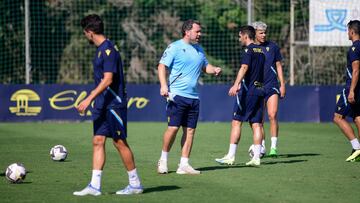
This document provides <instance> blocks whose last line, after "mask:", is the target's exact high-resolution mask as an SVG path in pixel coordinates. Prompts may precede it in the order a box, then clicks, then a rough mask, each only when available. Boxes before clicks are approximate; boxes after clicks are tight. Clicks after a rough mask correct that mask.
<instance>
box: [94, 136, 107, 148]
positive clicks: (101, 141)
mask: <svg viewBox="0 0 360 203" xmlns="http://www.w3.org/2000/svg"><path fill="white" fill-rule="evenodd" d="M104 145H105V137H103V136H94V138H93V146H94V147H99V146H104Z"/></svg>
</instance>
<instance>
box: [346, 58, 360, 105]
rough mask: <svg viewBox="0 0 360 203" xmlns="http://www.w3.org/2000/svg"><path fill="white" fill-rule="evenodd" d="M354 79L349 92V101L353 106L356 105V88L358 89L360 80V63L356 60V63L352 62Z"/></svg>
mask: <svg viewBox="0 0 360 203" xmlns="http://www.w3.org/2000/svg"><path fill="white" fill-rule="evenodd" d="M351 65H352V70H353V71H352V79H351V85H350V90H349V96H348V101H349V103H351V104H354V103H355V93H354V92H355V88H356V84H357V83H358V80H359V65H360V61H358V60H356V61H354V62H352V64H351Z"/></svg>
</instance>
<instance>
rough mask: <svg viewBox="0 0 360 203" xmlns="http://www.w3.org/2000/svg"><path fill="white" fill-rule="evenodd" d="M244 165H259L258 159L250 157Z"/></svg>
mask: <svg viewBox="0 0 360 203" xmlns="http://www.w3.org/2000/svg"><path fill="white" fill-rule="evenodd" d="M245 165H247V166H260V159H251V160H250V161H249V162H247V163H246V164H245Z"/></svg>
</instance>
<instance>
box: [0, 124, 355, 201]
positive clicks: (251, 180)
mask: <svg viewBox="0 0 360 203" xmlns="http://www.w3.org/2000/svg"><path fill="white" fill-rule="evenodd" d="M91 126H92V124H91V123H2V124H0V169H1V170H0V173H1V174H2V176H1V177H0V178H1V181H0V199H1V200H0V201H1V202H52V203H54V202H115V201H121V202H183V203H184V202H359V196H358V193H357V190H358V187H359V180H360V173H359V167H360V163H359V162H356V163H347V162H345V158H346V157H347V156H348V155H349V153H350V150H351V148H350V145H349V143H348V142H347V141H346V139H345V138H344V136H343V135H342V134H341V132H340V130H339V129H337V127H336V126H335V125H333V124H331V123H328V124H314V123H281V124H280V138H279V142H278V146H279V148H278V150H279V153H280V154H281V156H280V157H279V158H276V159H273V158H264V159H262V165H261V167H259V168H250V167H245V165H244V163H245V162H246V161H248V159H249V157H248V153H247V149H248V147H249V146H250V142H251V140H252V139H251V131H250V129H249V127H248V125H247V124H246V125H244V129H243V133H242V140H241V142H240V147H239V148H238V151H237V159H236V163H237V164H236V165H235V166H232V167H228V166H220V165H218V164H216V163H215V161H214V159H215V158H219V157H222V156H223V155H224V154H225V153H227V150H228V146H229V143H228V142H229V132H230V123H199V125H198V129H197V132H196V136H195V142H194V147H193V151H192V155H191V159H190V160H191V163H192V165H193V166H194V168H197V169H200V170H201V171H202V174H201V175H199V176H184V175H182V176H181V175H177V174H176V173H175V170H176V168H177V164H178V162H179V159H180V157H179V156H180V146H179V145H180V136H178V137H177V139H176V141H175V144H174V148H173V149H172V151H171V153H170V157H169V170H170V172H171V173H169V174H168V175H158V174H157V173H156V164H157V160H158V158H159V156H160V151H161V144H162V134H163V131H164V129H165V128H166V124H165V123H134V122H131V123H129V124H128V131H129V138H128V141H129V143H130V146H131V147H132V150H133V151H134V154H135V159H136V164H137V168H138V172H139V174H140V176H141V179H142V183H143V185H144V186H145V193H144V194H141V195H136V196H125V197H124V196H117V195H114V194H113V193H114V192H115V191H116V190H118V189H120V188H123V187H124V186H126V185H127V182H128V178H127V174H126V171H125V169H124V167H123V165H122V163H121V161H120V158H119V157H118V155H117V153H116V151H115V149H114V148H113V146H112V144H111V141H110V140H108V143H107V149H106V151H107V163H106V165H105V169H104V173H103V180H102V190H103V193H105V195H102V196H99V197H75V196H73V195H72V192H73V191H75V190H79V189H82V188H83V187H84V186H86V184H88V182H89V180H90V175H91V156H92V148H91V138H92V135H91V133H92V127H91ZM267 127H268V125H266V128H267ZM266 131H268V129H266ZM179 135H180V134H179ZM56 144H62V145H64V146H66V148H67V149H68V151H69V156H68V158H67V160H66V161H65V162H54V161H52V160H51V159H50V156H49V150H50V148H51V147H52V146H53V145H56ZM269 144H270V141H269V139H267V146H268V147H269ZM13 162H22V163H24V165H25V167H26V169H27V170H28V171H29V173H28V175H27V177H26V179H25V182H24V183H23V184H10V183H8V182H7V180H6V179H5V177H4V174H3V172H4V171H5V169H6V167H7V166H8V165H9V164H11V163H13Z"/></svg>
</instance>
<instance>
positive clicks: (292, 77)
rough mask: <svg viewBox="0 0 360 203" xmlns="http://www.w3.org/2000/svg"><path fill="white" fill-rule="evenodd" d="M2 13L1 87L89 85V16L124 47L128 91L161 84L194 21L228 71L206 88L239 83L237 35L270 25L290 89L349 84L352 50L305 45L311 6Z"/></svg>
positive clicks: (14, 5)
mask: <svg viewBox="0 0 360 203" xmlns="http://www.w3.org/2000/svg"><path fill="white" fill-rule="evenodd" d="M26 2H27V3H28V4H27V3H26ZM292 6H293V11H294V12H293V16H294V18H293V19H294V20H293V24H291V12H290V11H291V7H292ZM0 12H1V13H2V15H1V17H0V37H1V40H0V43H1V48H2V49H1V50H0V83H1V84H16V83H18V84H24V83H30V84H52V83H59V84H88V83H91V82H92V65H91V59H92V57H93V54H94V51H95V50H94V47H92V46H90V45H89V44H88V43H87V40H86V39H85V38H84V37H83V35H82V30H81V27H80V25H79V24H80V23H79V22H80V20H81V19H82V18H83V17H84V16H85V15H87V14H90V13H97V14H99V15H100V16H101V17H102V18H103V19H104V21H105V33H106V35H107V37H108V38H110V39H111V40H113V41H114V42H115V43H116V44H117V45H118V46H119V47H120V51H121V55H122V58H123V61H124V65H125V66H124V67H125V73H126V80H127V82H128V83H157V82H158V80H157V69H156V67H157V64H158V61H159V59H160V57H161V55H162V52H163V50H164V49H165V48H166V47H167V45H168V44H169V43H170V42H172V41H173V40H176V39H178V38H180V37H181V34H180V27H181V24H182V22H183V21H184V20H186V19H189V18H193V19H197V20H199V21H200V22H201V23H202V26H203V39H202V42H201V44H202V46H203V47H204V49H205V52H206V54H207V58H208V60H209V61H210V62H211V63H212V64H214V65H218V66H221V67H222V68H223V70H224V73H223V75H222V76H221V77H220V78H213V77H209V76H206V75H204V76H203V77H202V78H201V82H202V83H222V84H224V83H225V84H226V83H231V82H233V80H234V78H235V77H236V73H237V71H238V68H239V65H240V64H239V63H240V59H241V47H240V45H239V42H238V28H239V26H241V25H246V24H247V23H248V21H255V20H261V21H264V22H265V23H267V24H268V37H269V39H270V40H272V41H274V42H276V43H277V44H278V45H279V46H280V47H281V53H282V55H283V57H284V61H283V68H284V74H285V78H286V82H287V83H290V81H291V82H292V83H293V84H295V85H330V84H331V85H336V84H342V83H343V75H344V74H343V72H344V66H345V62H346V48H344V47H335V48H334V47H332V48H329V47H326V48H325V47H317V48H315V47H309V46H308V44H307V41H308V33H309V29H308V25H309V0H286V1H285V0H272V1H266V0H252V1H250V0H249V1H247V0H213V1H207V0H44V1H40V0H39V1H30V0H18V1H14V0H2V1H1V2H0ZM26 16H28V18H26ZM292 25H293V28H294V29H293V30H294V32H293V36H294V38H293V39H292V38H291V36H292V35H291V28H292ZM26 28H28V32H26ZM26 39H28V40H26ZM291 40H292V41H291ZM291 42H292V43H291ZM26 44H28V47H27V46H26ZM291 46H292V47H293V53H294V54H293V57H292V58H291V57H290V52H291V51H290V50H291ZM26 50H27V51H26ZM26 53H28V54H26ZM26 56H28V57H26ZM290 59H292V62H293V63H291V60H290ZM291 64H293V65H292V66H291ZM290 67H292V69H290ZM26 70H28V71H26ZM290 70H291V71H290Z"/></svg>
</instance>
